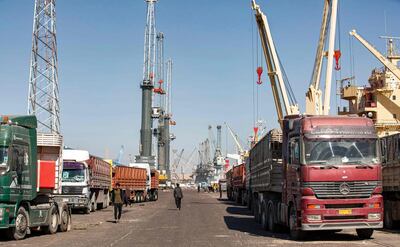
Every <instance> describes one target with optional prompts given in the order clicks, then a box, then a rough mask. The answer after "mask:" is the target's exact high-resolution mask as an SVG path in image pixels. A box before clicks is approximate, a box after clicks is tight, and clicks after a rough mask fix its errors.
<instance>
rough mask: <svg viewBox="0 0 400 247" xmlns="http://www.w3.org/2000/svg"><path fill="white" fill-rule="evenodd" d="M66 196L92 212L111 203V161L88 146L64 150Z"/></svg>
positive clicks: (69, 202) (64, 191) (75, 205)
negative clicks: (102, 157) (91, 150)
mask: <svg viewBox="0 0 400 247" xmlns="http://www.w3.org/2000/svg"><path fill="white" fill-rule="evenodd" d="M63 161H64V162H63V173H62V197H63V200H64V202H67V203H68V204H69V205H70V206H71V208H73V209H80V210H84V212H85V213H87V214H89V213H90V212H91V211H92V212H94V211H96V210H97V209H102V208H106V207H107V206H108V204H109V191H110V188H111V172H112V171H111V164H109V163H108V162H106V161H104V160H103V159H101V158H98V157H96V156H93V155H90V154H89V152H88V151H86V150H72V149H64V150H63Z"/></svg>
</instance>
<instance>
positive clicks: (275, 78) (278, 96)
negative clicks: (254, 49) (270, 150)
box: [252, 0, 299, 127]
mask: <svg viewBox="0 0 400 247" xmlns="http://www.w3.org/2000/svg"><path fill="white" fill-rule="evenodd" d="M252 8H253V10H254V11H255V18H256V21H257V26H258V32H259V34H260V40H261V45H262V47H263V51H264V56H265V60H266V63H267V67H268V76H269V79H270V81H271V88H272V94H273V97H274V101H275V107H276V111H277V114H278V121H279V123H280V125H281V127H282V121H283V117H284V116H283V114H284V113H285V115H293V114H298V113H299V108H298V105H297V104H290V102H289V97H288V93H287V91H286V85H285V82H284V79H283V74H282V69H281V65H280V62H279V58H278V54H277V51H276V49H275V44H274V41H273V39H272V35H271V30H270V28H269V24H268V20H267V16H266V15H265V14H264V13H263V12H262V11H261V9H260V6H259V5H257V4H256V2H255V0H253V1H252ZM281 102H283V109H284V110H283V109H282V103H281ZM283 111H285V112H283Z"/></svg>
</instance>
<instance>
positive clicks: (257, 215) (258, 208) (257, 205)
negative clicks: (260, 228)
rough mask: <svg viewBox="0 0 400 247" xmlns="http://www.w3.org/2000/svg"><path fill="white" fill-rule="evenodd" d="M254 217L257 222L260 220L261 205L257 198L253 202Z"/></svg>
mask: <svg viewBox="0 0 400 247" xmlns="http://www.w3.org/2000/svg"><path fill="white" fill-rule="evenodd" d="M254 204H255V205H254V219H255V220H256V222H257V223H260V222H261V213H260V212H261V206H260V203H259V199H257V200H256V201H255V203H254Z"/></svg>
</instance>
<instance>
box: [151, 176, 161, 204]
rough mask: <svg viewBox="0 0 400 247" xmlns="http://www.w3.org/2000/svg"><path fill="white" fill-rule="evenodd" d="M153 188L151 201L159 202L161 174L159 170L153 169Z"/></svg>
mask: <svg viewBox="0 0 400 247" xmlns="http://www.w3.org/2000/svg"><path fill="white" fill-rule="evenodd" d="M150 174H151V186H150V193H149V194H150V195H149V200H150V201H157V200H158V187H159V185H160V172H159V171H158V170H157V169H151V171H150Z"/></svg>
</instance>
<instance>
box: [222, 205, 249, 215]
mask: <svg viewBox="0 0 400 247" xmlns="http://www.w3.org/2000/svg"><path fill="white" fill-rule="evenodd" d="M226 212H228V213H229V214H236V215H247V216H252V214H251V212H250V211H249V210H247V208H242V207H227V208H226Z"/></svg>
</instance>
